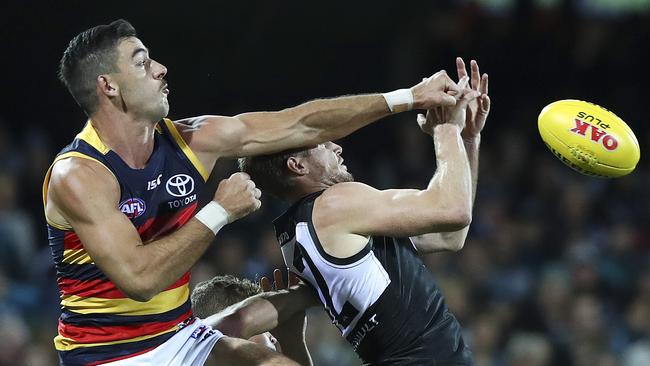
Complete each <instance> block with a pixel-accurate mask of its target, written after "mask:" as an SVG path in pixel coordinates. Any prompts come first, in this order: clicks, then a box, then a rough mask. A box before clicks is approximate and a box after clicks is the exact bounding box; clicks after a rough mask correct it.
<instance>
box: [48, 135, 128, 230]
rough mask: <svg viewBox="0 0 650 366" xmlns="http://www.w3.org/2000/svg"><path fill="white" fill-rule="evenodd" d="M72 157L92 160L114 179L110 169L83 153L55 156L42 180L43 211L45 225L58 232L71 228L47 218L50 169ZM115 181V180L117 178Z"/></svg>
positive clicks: (73, 152) (66, 224) (70, 152)
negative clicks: (60, 161)
mask: <svg viewBox="0 0 650 366" xmlns="http://www.w3.org/2000/svg"><path fill="white" fill-rule="evenodd" d="M93 131H94V130H93ZM72 157H75V158H81V159H88V160H92V161H94V162H96V163H98V164H99V165H101V166H103V167H104V168H106V170H108V171H109V172H110V173H111V174H112V175H113V177H115V174H113V172H112V171H111V170H110V169H108V167H107V166H106V165H104V163H102V162H101V161H99V160H97V159H95V158H93V157H90V156H88V155H86V154H84V153H80V152H78V151H69V152H67V153H63V154H61V155H59V156H57V157H56V158H55V159H54V161H53V162H52V165H50V167H49V168H48V169H47V173H45V179H44V180H43V209H44V210H45V220H46V221H47V223H48V224H49V225H50V226H52V227H55V228H57V229H59V230H70V229H72V227H71V226H70V225H69V224H68V223H56V222H54V221H52V220H50V218H49V217H48V216H47V189H48V187H49V185H50V176H51V175H52V167H53V166H54V164H56V163H57V162H58V161H59V160H63V159H67V158H72ZM115 179H116V180H117V177H116V178H115Z"/></svg>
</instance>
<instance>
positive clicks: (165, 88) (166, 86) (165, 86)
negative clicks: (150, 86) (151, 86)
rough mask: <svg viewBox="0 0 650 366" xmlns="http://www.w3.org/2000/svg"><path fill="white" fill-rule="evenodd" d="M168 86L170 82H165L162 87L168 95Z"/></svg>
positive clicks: (163, 91)
mask: <svg viewBox="0 0 650 366" xmlns="http://www.w3.org/2000/svg"><path fill="white" fill-rule="evenodd" d="M168 86H169V84H167V83H165V84H163V86H162V88H160V89H161V91H162V93H163V94H165V95H168V94H169V88H168Z"/></svg>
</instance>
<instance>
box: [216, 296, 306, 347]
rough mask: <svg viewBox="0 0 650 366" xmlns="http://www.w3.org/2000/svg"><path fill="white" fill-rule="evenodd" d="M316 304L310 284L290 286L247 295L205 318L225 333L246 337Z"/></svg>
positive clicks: (263, 330) (269, 327)
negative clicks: (245, 297)
mask: <svg viewBox="0 0 650 366" xmlns="http://www.w3.org/2000/svg"><path fill="white" fill-rule="evenodd" d="M316 305H318V302H317V300H316V299H315V298H314V294H313V292H312V290H311V289H310V288H308V287H307V286H305V285H298V286H292V287H290V288H288V289H286V290H277V291H272V292H265V293H261V294H259V295H255V296H252V297H249V298H248V299H245V300H242V301H240V302H238V303H237V304H234V305H231V306H229V307H227V308H226V309H224V310H223V311H221V312H219V313H217V314H215V315H212V316H210V317H208V318H207V319H205V321H206V322H207V324H209V325H210V326H212V327H214V328H216V329H219V330H220V331H221V332H223V333H224V334H226V335H229V336H232V337H238V338H245V339H248V338H250V337H252V336H254V335H256V334H261V333H264V332H268V331H270V330H272V329H274V328H275V327H277V326H278V324H281V323H284V322H286V321H287V320H288V319H289V318H291V317H292V316H294V315H295V314H297V313H300V312H304V310H305V309H307V308H309V307H311V306H316Z"/></svg>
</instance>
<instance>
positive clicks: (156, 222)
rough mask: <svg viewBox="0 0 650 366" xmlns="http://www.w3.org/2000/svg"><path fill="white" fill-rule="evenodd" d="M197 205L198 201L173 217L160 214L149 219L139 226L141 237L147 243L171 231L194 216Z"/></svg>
mask: <svg viewBox="0 0 650 366" xmlns="http://www.w3.org/2000/svg"><path fill="white" fill-rule="evenodd" d="M196 207H197V203H196V202H194V203H192V204H191V205H189V206H187V207H186V208H185V209H183V210H181V211H178V212H176V213H174V214H173V215H172V216H171V217H166V216H158V217H154V218H152V219H149V220H147V221H146V222H145V223H144V224H142V225H140V227H138V233H139V234H140V238H142V242H143V243H147V242H149V241H152V240H155V239H156V238H157V237H159V236H161V235H165V234H167V233H170V232H172V231H174V230H176V229H178V228H180V227H181V226H183V225H185V223H186V222H188V221H190V219H191V218H192V217H194V212H195V211H196Z"/></svg>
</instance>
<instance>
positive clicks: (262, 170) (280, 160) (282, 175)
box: [238, 148, 309, 198]
mask: <svg viewBox="0 0 650 366" xmlns="http://www.w3.org/2000/svg"><path fill="white" fill-rule="evenodd" d="M308 152H309V148H298V149H292V150H285V151H281V152H279V153H275V154H270V155H260V156H247V157H245V158H240V159H239V160H238V162H239V170H241V171H242V172H244V173H247V174H248V175H250V177H251V179H252V180H253V182H255V185H256V186H257V187H258V188H259V189H260V190H261V191H262V192H264V193H268V194H271V195H272V196H275V197H277V198H283V196H284V195H285V193H286V192H287V191H289V190H290V189H292V188H293V179H292V175H291V172H290V171H289V168H288V167H287V160H288V159H289V158H290V157H292V156H304V155H306V154H308Z"/></svg>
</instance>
